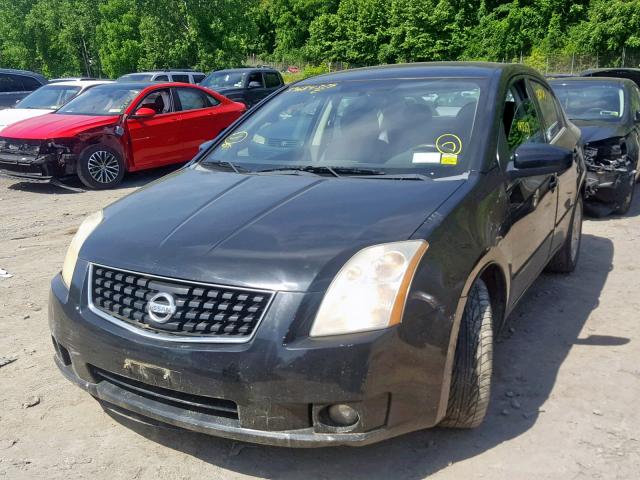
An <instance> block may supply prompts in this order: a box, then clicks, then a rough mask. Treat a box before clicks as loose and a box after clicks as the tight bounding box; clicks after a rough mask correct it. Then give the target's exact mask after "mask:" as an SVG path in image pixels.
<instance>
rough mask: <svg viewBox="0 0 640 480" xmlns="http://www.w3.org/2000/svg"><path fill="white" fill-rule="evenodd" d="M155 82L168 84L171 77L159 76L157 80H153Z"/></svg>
mask: <svg viewBox="0 0 640 480" xmlns="http://www.w3.org/2000/svg"><path fill="white" fill-rule="evenodd" d="M153 81H154V82H168V81H169V75H158V76H157V77H156V78H154V79H153Z"/></svg>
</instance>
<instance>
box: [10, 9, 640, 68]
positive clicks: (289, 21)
mask: <svg viewBox="0 0 640 480" xmlns="http://www.w3.org/2000/svg"><path fill="white" fill-rule="evenodd" d="M631 50H635V51H640V0H385V1H380V0H0V66H3V67H16V68H26V69H32V70H37V71H41V72H43V73H44V74H45V75H49V76H63V75H80V74H82V75H90V76H109V77H116V76H119V75H121V74H123V73H128V72H132V71H136V70H141V69H157V68H170V67H176V68H178V67H194V68H197V69H201V70H204V71H209V70H212V69H216V68H223V67H231V66H239V65H241V64H243V63H244V61H245V59H246V58H247V55H249V54H254V55H256V56H257V57H259V58H263V59H266V60H267V61H272V62H278V63H287V64H298V63H310V64H313V65H327V63H328V62H342V63H343V64H348V65H353V66H359V65H372V64H378V63H395V62H413V61H439V60H456V59H474V60H493V61H514V60H515V61H520V60H522V61H524V62H526V63H528V64H531V65H533V66H536V67H538V68H548V64H549V56H550V55H551V56H554V55H555V56H564V55H568V56H569V57H571V55H574V54H588V55H593V56H594V57H595V56H598V58H600V59H603V58H605V57H606V59H607V60H602V61H601V63H611V64H613V63H616V62H619V61H620V60H621V59H622V58H624V56H625V55H627V54H628V52H629V51H631ZM320 68H325V67H320ZM310 71H315V70H313V69H311V70H310ZM304 75H306V73H302V74H295V75H289V76H288V77H291V78H298V77H302V76H304Z"/></svg>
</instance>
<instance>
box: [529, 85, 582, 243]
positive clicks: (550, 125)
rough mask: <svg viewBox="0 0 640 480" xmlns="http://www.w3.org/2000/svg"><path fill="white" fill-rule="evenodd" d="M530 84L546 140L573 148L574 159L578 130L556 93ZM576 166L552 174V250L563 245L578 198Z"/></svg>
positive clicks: (575, 156)
mask: <svg viewBox="0 0 640 480" xmlns="http://www.w3.org/2000/svg"><path fill="white" fill-rule="evenodd" d="M529 86H530V88H531V92H532V93H533V100H534V101H535V102H536V103H537V104H538V110H539V112H540V120H541V122H542V129H543V132H544V137H545V141H546V142H547V143H550V144H552V145H556V146H559V147H563V148H566V149H567V150H572V151H573V152H574V162H576V161H577V160H578V154H579V152H578V147H577V140H578V138H577V136H578V135H577V133H576V132H574V131H572V130H571V129H570V128H569V124H568V122H567V120H566V119H565V117H564V115H563V114H562V108H561V107H560V103H559V102H558V100H557V98H556V96H555V94H554V93H553V92H552V91H551V89H550V88H548V87H547V86H546V85H543V84H542V83H540V82H539V81H537V80H534V79H532V80H530V81H529ZM578 176H579V171H578V169H577V168H568V169H567V170H565V171H564V172H559V173H558V174H556V175H554V177H555V179H556V182H557V185H558V186H557V189H558V208H557V212H556V228H555V231H554V237H553V241H552V245H551V249H552V251H555V250H556V249H557V248H559V247H560V245H562V242H563V241H564V239H565V238H566V235H567V234H568V231H569V227H570V225H571V214H572V212H573V205H574V204H575V201H576V199H577V198H578V188H579V185H578Z"/></svg>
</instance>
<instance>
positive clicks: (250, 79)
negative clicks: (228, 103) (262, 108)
mask: <svg viewBox="0 0 640 480" xmlns="http://www.w3.org/2000/svg"><path fill="white" fill-rule="evenodd" d="M200 85H202V86H203V87H207V88H210V89H212V90H215V91H216V92H218V93H221V94H222V95H224V96H225V97H227V98H230V99H231V100H233V101H234V102H242V103H244V104H245V105H246V106H247V107H248V108H251V107H253V106H254V105H255V104H256V103H258V102H259V101H260V100H262V99H263V98H265V97H268V96H269V95H271V94H272V93H273V92H275V91H276V90H278V89H280V88H282V86H283V85H284V81H283V80H282V75H280V72H278V71H277V70H275V69H273V68H265V67H259V68H234V69H230V70H216V71H215V72H211V73H210V74H209V75H208V76H207V78H205V79H204V80H203V81H202V82H201V83H200Z"/></svg>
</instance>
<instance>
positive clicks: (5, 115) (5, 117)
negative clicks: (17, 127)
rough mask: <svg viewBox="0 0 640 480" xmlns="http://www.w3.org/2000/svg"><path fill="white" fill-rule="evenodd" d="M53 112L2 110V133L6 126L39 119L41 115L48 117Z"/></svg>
mask: <svg viewBox="0 0 640 480" xmlns="http://www.w3.org/2000/svg"><path fill="white" fill-rule="evenodd" d="M52 111H53V110H46V109H40V108H6V109H4V110H0V131H2V130H3V129H4V128H5V127H6V126H8V125H11V124H13V123H16V122H19V121H20V120H26V119H27V118H33V117H39V116H40V115H46V114H47V113H51V112H52Z"/></svg>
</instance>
